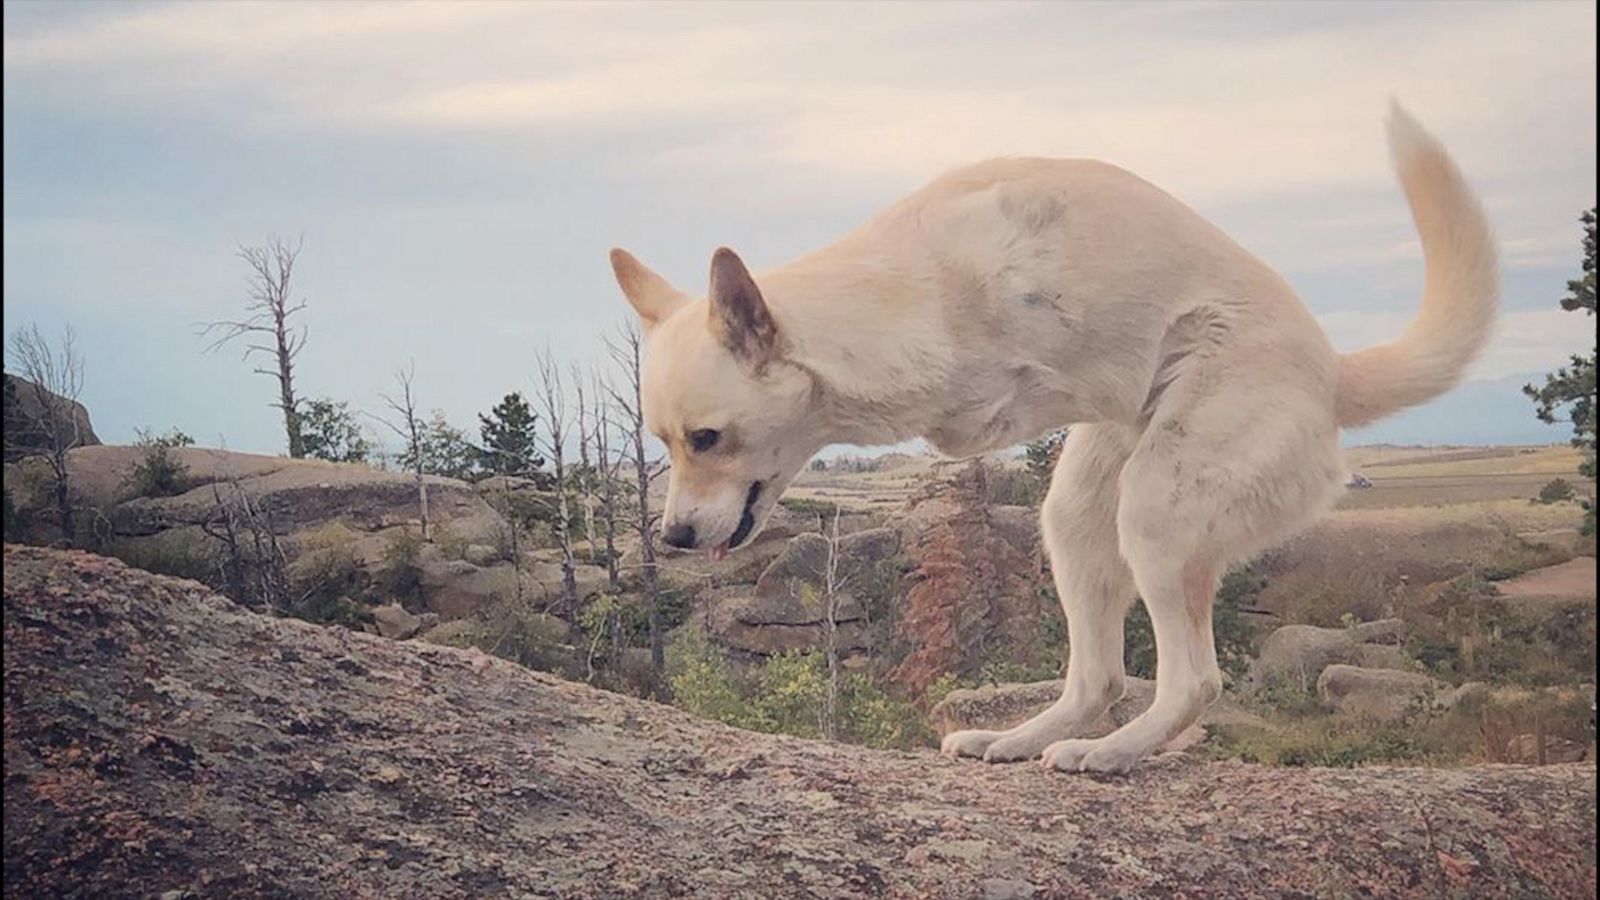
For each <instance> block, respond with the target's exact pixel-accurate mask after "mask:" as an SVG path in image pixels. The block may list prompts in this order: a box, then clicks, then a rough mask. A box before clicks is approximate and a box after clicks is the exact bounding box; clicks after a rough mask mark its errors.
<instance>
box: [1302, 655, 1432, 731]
mask: <svg viewBox="0 0 1600 900" xmlns="http://www.w3.org/2000/svg"><path fill="white" fill-rule="evenodd" d="M1448 689H1449V685H1447V684H1445V683H1444V682H1442V681H1438V680H1437V679H1434V678H1430V677H1428V676H1427V675H1423V674H1420V673H1417V672H1397V671H1394V670H1391V669H1363V668H1361V667H1360V666H1347V665H1342V664H1336V665H1331V666H1328V667H1327V668H1325V669H1323V670H1322V675H1321V676H1319V677H1318V678H1317V696H1318V697H1320V698H1322V700H1323V702H1325V703H1328V704H1329V705H1331V706H1332V707H1333V708H1334V709H1336V710H1338V711H1339V712H1341V713H1344V714H1346V715H1355V716H1363V717H1366V718H1371V719H1377V720H1379V721H1384V722H1393V721H1398V720H1400V719H1402V718H1405V716H1406V715H1407V714H1408V713H1410V712H1411V711H1412V710H1415V709H1417V708H1419V707H1420V706H1422V705H1424V704H1428V703H1429V701H1431V700H1433V699H1435V698H1437V697H1440V696H1443V695H1444V693H1445V692H1446V691H1447V690H1448Z"/></svg>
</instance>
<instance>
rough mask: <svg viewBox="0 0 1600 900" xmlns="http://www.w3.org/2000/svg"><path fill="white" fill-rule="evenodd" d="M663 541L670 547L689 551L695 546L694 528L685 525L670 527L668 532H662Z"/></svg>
mask: <svg viewBox="0 0 1600 900" xmlns="http://www.w3.org/2000/svg"><path fill="white" fill-rule="evenodd" d="M661 540H662V541H664V542H665V543H666V545H667V546H668V547H677V548H678V549H680V550H688V549H689V548H690V547H693V546H694V526H693V525H683V524H678V525H672V526H669V527H668V528H667V530H666V531H664V532H662V534H661Z"/></svg>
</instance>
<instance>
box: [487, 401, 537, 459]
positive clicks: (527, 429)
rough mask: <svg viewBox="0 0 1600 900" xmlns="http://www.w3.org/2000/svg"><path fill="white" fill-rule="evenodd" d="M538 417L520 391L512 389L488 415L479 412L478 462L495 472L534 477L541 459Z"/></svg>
mask: <svg viewBox="0 0 1600 900" xmlns="http://www.w3.org/2000/svg"><path fill="white" fill-rule="evenodd" d="M538 421H539V417H538V416H537V415H535V414H534V411H533V408H532V407H531V406H529V405H528V401H527V400H525V399H523V397H522V395H521V394H520V393H517V392H516V391H512V392H511V393H509V394H507V395H506V396H505V398H504V399H502V400H501V401H500V402H499V403H497V404H495V407H494V409H492V410H490V411H489V414H488V415H483V414H482V413H479V414H478V433H479V434H480V435H481V436H482V437H483V446H482V448H481V450H480V451H479V454H480V458H479V460H478V465H479V466H481V467H482V468H483V469H484V470H485V471H487V472H490V473H492V474H495V475H515V476H517V477H519V478H537V477H538V476H539V475H540V474H542V473H540V471H539V469H540V468H541V467H542V466H543V465H544V459H543V458H542V457H541V456H540V455H539V449H538V429H537V425H538Z"/></svg>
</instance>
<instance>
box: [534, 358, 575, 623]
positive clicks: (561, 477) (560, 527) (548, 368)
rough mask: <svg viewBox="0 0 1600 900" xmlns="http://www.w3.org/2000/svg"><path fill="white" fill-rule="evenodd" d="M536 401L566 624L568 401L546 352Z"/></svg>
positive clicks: (571, 578) (570, 601)
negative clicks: (552, 491)
mask: <svg viewBox="0 0 1600 900" xmlns="http://www.w3.org/2000/svg"><path fill="white" fill-rule="evenodd" d="M537 361H538V366H539V399H540V401H541V402H542V404H543V406H544V423H545V433H546V438H545V447H544V450H545V453H546V454H547V455H548V456H549V457H550V461H551V464H552V465H553V466H554V468H555V472H554V474H555V478H556V518H555V521H554V522H553V523H551V530H552V531H553V532H554V533H555V538H556V546H557V547H559V548H560V549H561V607H562V609H561V612H562V618H564V619H566V620H567V621H569V622H571V621H576V618H577V615H578V578H577V559H576V557H575V556H574V555H573V552H572V527H571V526H572V511H571V509H570V508H569V507H568V504H567V463H566V439H567V432H566V427H567V399H566V393H565V390H564V389H563V387H562V384H561V367H560V366H558V365H556V362H555V360H554V359H552V358H551V356H550V352H549V351H548V350H546V351H545V352H543V353H540V354H538V357H537Z"/></svg>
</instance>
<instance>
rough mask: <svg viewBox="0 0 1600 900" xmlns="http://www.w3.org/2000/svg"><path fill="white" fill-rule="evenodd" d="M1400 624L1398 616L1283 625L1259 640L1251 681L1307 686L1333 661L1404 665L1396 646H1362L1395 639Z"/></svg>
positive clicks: (1398, 633)
mask: <svg viewBox="0 0 1600 900" xmlns="http://www.w3.org/2000/svg"><path fill="white" fill-rule="evenodd" d="M1404 627H1405V626H1404V623H1403V622H1401V621H1400V620H1399V619H1381V620H1378V621H1375V622H1363V623H1360V624H1358V625H1354V626H1352V627H1350V628H1319V627H1317V626H1315V625H1285V626H1283V627H1282V628H1279V629H1277V630H1275V631H1273V632H1272V633H1271V634H1269V635H1267V637H1266V640H1264V641H1262V642H1261V650H1260V652H1259V653H1258V654H1257V656H1256V659H1255V661H1254V662H1253V663H1252V664H1251V667H1250V680H1251V683H1252V684H1253V685H1254V686H1256V687H1264V686H1266V685H1269V684H1272V683H1273V682H1276V681H1282V680H1292V681H1294V682H1297V683H1299V684H1301V685H1304V686H1306V687H1307V688H1309V687H1310V686H1311V685H1313V684H1315V683H1316V680H1317V676H1318V675H1320V674H1321V673H1322V670H1323V669H1325V668H1327V667H1328V666H1330V665H1333V664H1335V663H1343V664H1362V665H1366V664H1368V663H1376V664H1377V665H1378V666H1381V667H1384V668H1404V667H1406V666H1407V665H1408V664H1409V663H1408V661H1407V660H1405V658H1404V656H1403V654H1399V653H1398V650H1399V648H1398V646H1395V647H1393V648H1392V649H1365V648H1366V647H1367V646H1368V643H1369V642H1371V641H1389V642H1394V641H1398V640H1399V639H1400V638H1401V637H1402V636H1403V634H1404ZM1373 646H1375V647H1381V645H1373Z"/></svg>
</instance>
